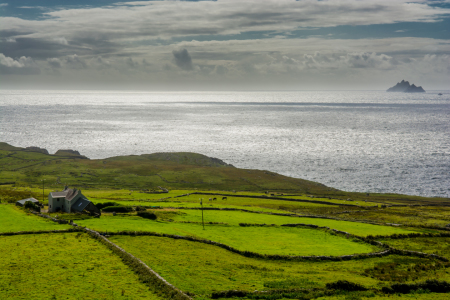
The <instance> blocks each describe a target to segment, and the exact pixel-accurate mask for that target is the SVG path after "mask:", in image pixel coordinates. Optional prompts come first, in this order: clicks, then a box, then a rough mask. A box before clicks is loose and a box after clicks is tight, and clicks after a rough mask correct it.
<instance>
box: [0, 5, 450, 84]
mask: <svg viewBox="0 0 450 300" xmlns="http://www.w3.org/2000/svg"><path fill="white" fill-rule="evenodd" d="M403 79H404V80H408V81H409V82H410V83H414V84H416V85H420V86H422V87H423V88H424V89H425V90H449V89H450V0H445V1H438V0H436V1H423V0H405V1H404V0H389V1H383V0H378V1H373V0H363V1H361V0H332V1H329V0H321V1H318V0H299V1H293V0H277V1H275V0H253V1H237V0H224V1H221V0H219V1H114V0H96V1H87V0H77V1H58V0H46V1H38V0H0V89H99V90H104V89H115V90H116V89H117V90H121V89H123V90H385V89H387V88H389V87H391V86H393V85H395V84H396V83H397V82H399V81H401V80H403Z"/></svg>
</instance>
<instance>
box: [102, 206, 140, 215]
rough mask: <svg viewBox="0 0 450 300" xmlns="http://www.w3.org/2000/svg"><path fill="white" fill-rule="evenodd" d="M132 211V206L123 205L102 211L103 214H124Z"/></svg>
mask: <svg viewBox="0 0 450 300" xmlns="http://www.w3.org/2000/svg"><path fill="white" fill-rule="evenodd" d="M132 210H133V208H131V207H130V206H122V205H117V206H107V207H105V208H103V209H102V211H103V212H122V213H127V212H130V211H132Z"/></svg>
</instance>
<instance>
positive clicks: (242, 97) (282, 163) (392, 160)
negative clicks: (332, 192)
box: [0, 90, 450, 197]
mask: <svg viewBox="0 0 450 300" xmlns="http://www.w3.org/2000/svg"><path fill="white" fill-rule="evenodd" d="M442 93H443V95H438V91H435V92H427V93H425V94H405V93H386V92H380V91H357V92H356V91H348V92H347V91H326V92H324V91H319V92H314V91H308V92H304V91H302V92H298V91H289V92H117V91H12V90H3V91H0V141H3V142H7V143H9V144H12V145H14V146H20V147H28V146H38V147H41V148H46V149H47V150H48V151H49V152H50V153H54V152H56V151H57V150H58V149H73V150H78V151H79V152H80V153H81V154H83V155H86V156H88V157H89V158H91V159H98V158H106V157H111V156H118V155H130V154H143V153H154V152H197V153H202V154H205V155H207V156H212V157H217V158H220V159H222V160H224V161H225V162H227V163H229V164H232V165H234V166H236V167H239V168H250V169H264V170H270V171H274V172H278V173H280V174H284V175H288V176H292V177H298V178H304V179H308V180H313V181H317V182H320V183H323V184H325V185H328V186H331V187H335V188H338V189H342V190H347V191H360V192H382V193H402V194H411V195H423V196H441V197H449V195H450V122H449V121H450V120H449V116H450V93H449V92H448V91H443V92H442Z"/></svg>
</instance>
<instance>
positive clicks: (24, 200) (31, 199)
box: [16, 198, 39, 206]
mask: <svg viewBox="0 0 450 300" xmlns="http://www.w3.org/2000/svg"><path fill="white" fill-rule="evenodd" d="M27 201H30V202H33V203H34V204H39V201H38V200H36V199H34V198H27V199H23V200H19V201H17V202H16V205H17V206H24V205H25V202H27Z"/></svg>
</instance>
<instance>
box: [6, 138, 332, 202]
mask: <svg viewBox="0 0 450 300" xmlns="http://www.w3.org/2000/svg"><path fill="white" fill-rule="evenodd" d="M65 153H67V155H66V156H64V154H65ZM0 168H1V172H0V183H1V182H15V183H16V184H18V185H20V184H22V185H30V184H31V185H38V184H40V183H41V179H45V180H46V183H47V185H49V186H52V185H55V186H58V185H59V186H61V185H63V184H65V183H67V184H69V185H71V186H77V187H80V188H90V187H96V188H99V187H102V188H119V187H120V188H127V189H145V190H158V186H161V187H165V188H169V189H206V190H209V189H211V190H247V191H256V190H257V191H264V190H279V191H301V192H304V193H313V194H317V193H328V192H330V191H336V190H335V189H332V188H329V187H326V186H324V185H322V184H319V183H315V182H311V181H307V180H302V179H296V178H291V177H287V176H282V175H279V174H276V173H273V172H269V171H260V170H245V169H238V168H235V167H233V166H231V165H227V164H226V163H224V162H223V161H221V160H219V159H216V158H209V157H207V156H204V155H201V154H196V153H183V152H182V153H155V154H144V155H139V156H136V155H131V156H119V157H112V158H108V159H99V160H89V159H79V158H78V157H76V156H74V155H73V154H72V153H70V152H67V151H66V152H64V151H59V152H58V155H46V154H43V153H38V152H30V151H25V150H24V149H22V148H20V149H16V148H14V147H12V146H10V145H8V144H5V143H3V144H1V145H0Z"/></svg>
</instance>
